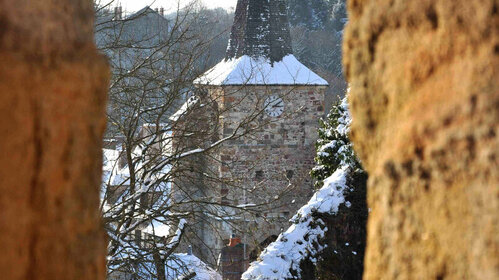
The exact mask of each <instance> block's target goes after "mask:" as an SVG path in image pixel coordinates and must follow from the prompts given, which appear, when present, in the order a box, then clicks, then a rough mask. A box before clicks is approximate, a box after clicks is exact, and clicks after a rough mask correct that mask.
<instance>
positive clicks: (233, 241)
mask: <svg viewBox="0 0 499 280" xmlns="http://www.w3.org/2000/svg"><path fill="white" fill-rule="evenodd" d="M239 243H241V238H239V237H236V236H235V235H234V234H233V235H232V237H231V238H230V241H229V245H228V246H229V247H234V246H236V245H237V244H239Z"/></svg>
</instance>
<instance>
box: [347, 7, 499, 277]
mask: <svg viewBox="0 0 499 280" xmlns="http://www.w3.org/2000/svg"><path fill="white" fill-rule="evenodd" d="M497 7H498V1H497V0H475V1H468V0H438V1H436V0H434V1H431V0H418V1H405V0H376V1H375V0H365V1H360V0H354V1H350V2H349V16H350V19H349V24H348V27H347V31H346V36H345V44H344V49H345V57H344V61H345V70H346V75H347V78H348V81H349V83H350V85H351V92H350V100H349V102H350V105H351V107H350V108H351V110H352V116H353V123H352V138H353V142H354V147H355V149H356V151H357V152H358V153H359V155H360V156H361V159H362V163H363V165H364V167H365V168H366V170H367V171H368V173H369V183H368V204H369V208H370V210H372V211H370V214H369V221H368V230H367V231H368V238H367V251H366V258H365V262H366V264H365V265H366V267H365V273H364V278H365V279H499V270H498V267H499V254H498V251H497V248H498V247H499V235H498V231H499V215H498V213H499V196H498V193H499V187H498V186H499V161H498V159H499V137H498V133H499V122H498V120H499V114H498V113H499V110H498V108H499V92H498V90H499V55H498V54H499V47H498V38H499V36H498V35H499V25H498V24H497V23H498V22H499V14H498V12H497Z"/></svg>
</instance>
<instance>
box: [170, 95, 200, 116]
mask: <svg viewBox="0 0 499 280" xmlns="http://www.w3.org/2000/svg"><path fill="white" fill-rule="evenodd" d="M198 102H199V97H197V96H191V97H189V98H188V99H187V101H185V102H184V104H182V106H181V107H180V109H178V111H177V112H175V114H173V115H172V116H171V117H170V120H171V121H173V122H175V121H177V120H178V119H180V118H181V117H183V116H184V115H186V114H187V112H188V111H189V109H191V108H192V106H194V105H196V104H197V103H198Z"/></svg>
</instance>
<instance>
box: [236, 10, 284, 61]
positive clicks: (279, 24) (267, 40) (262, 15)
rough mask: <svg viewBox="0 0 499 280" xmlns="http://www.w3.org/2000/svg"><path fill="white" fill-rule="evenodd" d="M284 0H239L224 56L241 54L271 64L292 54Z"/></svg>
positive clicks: (239, 55) (237, 56)
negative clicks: (260, 58) (258, 58)
mask: <svg viewBox="0 0 499 280" xmlns="http://www.w3.org/2000/svg"><path fill="white" fill-rule="evenodd" d="M292 53H293V51H292V48H291V36H290V34H289V22H288V17H287V10H286V3H285V0H239V1H238V2H237V6H236V14H235V18H234V24H233V26H232V30H231V37H230V42H229V47H228V49H227V54H226V59H227V60H228V59H232V58H239V57H241V56H243V55H248V56H251V57H263V58H267V59H269V60H270V61H271V63H274V62H279V61H281V60H282V59H283V58H284V57H285V56H286V55H288V54H292Z"/></svg>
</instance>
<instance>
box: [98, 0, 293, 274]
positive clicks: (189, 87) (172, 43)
mask: <svg viewBox="0 0 499 280" xmlns="http://www.w3.org/2000/svg"><path fill="white" fill-rule="evenodd" d="M95 7H96V24H95V33H96V43H97V45H98V47H99V49H100V50H101V51H102V52H103V53H104V54H105V55H106V56H108V58H109V62H110V64H111V68H112V80H111V84H110V88H109V105H108V129H107V133H106V139H105V150H104V176H103V184H102V192H101V193H102V195H101V210H102V213H103V217H104V223H105V227H106V230H107V232H108V235H109V238H110V242H109V247H108V253H109V256H108V273H109V274H110V275H111V276H113V275H126V277H130V278H133V279H150V278H151V277H153V278H157V279H169V278H168V277H169V276H171V275H177V274H178V273H179V272H178V270H183V269H186V270H188V269H189V268H188V267H186V266H185V265H182V264H181V260H177V259H176V256H175V254H174V252H175V251H176V250H177V249H178V247H179V246H180V245H181V244H182V242H184V241H183V240H184V239H186V238H187V239H191V240H192V239H195V238H197V237H201V236H198V235H201V234H203V233H202V231H200V230H199V229H200V228H202V227H200V226H199V224H200V223H203V224H204V227H209V228H210V229H209V230H211V231H213V232H217V230H219V229H218V227H219V225H218V224H214V223H212V221H220V220H221V221H223V222H224V223H225V224H226V225H227V226H229V227H234V228H235V229H234V230H235V231H236V230H237V231H243V230H244V229H242V228H240V226H241V225H240V224H237V223H232V222H231V220H230V219H226V217H227V216H230V215H233V214H234V213H236V212H237V213H240V212H246V213H248V215H256V214H258V211H262V210H261V209H263V208H265V207H267V208H268V205H267V204H268V203H269V201H268V200H267V201H266V202H265V203H262V204H260V205H257V204H255V205H252V206H251V207H248V206H247V205H242V206H241V205H239V206H238V205H235V204H230V203H227V201H224V194H223V193H221V191H220V186H221V185H224V186H231V187H234V188H238V187H239V188H245V187H247V186H241V184H239V183H238V182H236V181H237V180H225V179H221V178H220V176H219V175H218V170H217V169H216V166H219V165H220V164H221V163H220V159H218V158H217V157H216V156H214V155H215V154H216V150H217V148H218V147H219V146H220V145H222V144H223V143H224V142H225V141H232V140H234V139H238V138H240V137H247V136H248V135H251V134H252V133H253V132H255V131H258V130H261V129H262V127H264V126H265V125H267V124H268V122H266V121H262V119H261V118H259V116H261V115H262V111H263V110H264V109H265V106H264V104H263V103H264V102H263V100H253V102H252V103H253V104H254V106H253V107H252V108H248V114H247V116H246V117H245V118H244V119H243V120H241V121H240V123H238V124H237V125H236V129H234V130H233V131H232V132H231V133H229V134H228V135H227V134H224V133H223V131H222V129H221V127H220V126H219V121H218V120H219V118H220V116H221V115H223V113H224V110H231V108H222V109H221V108H220V106H219V105H218V104H220V100H219V98H222V97H220V96H209V95H208V94H207V93H206V92H205V91H204V90H203V89H198V88H196V87H194V86H193V80H194V79H195V78H197V77H198V76H199V75H200V74H201V73H203V72H204V71H205V70H206V69H207V67H209V66H211V64H212V63H213V62H214V61H217V60H218V59H214V58H213V57H212V56H211V55H210V54H213V50H214V49H219V46H218V45H217V44H220V43H219V42H220V40H221V39H222V40H225V42H226V41H227V39H226V38H227V30H226V29H223V28H221V27H222V26H229V25H228V24H226V22H227V21H229V22H230V20H231V18H230V16H227V15H224V14H223V13H222V12H221V11H218V12H217V11H215V12H213V11H211V12H207V11H206V10H204V9H203V8H202V7H201V6H200V5H199V4H197V3H196V2H194V3H191V4H190V5H188V6H186V7H180V6H178V7H177V10H176V11H175V12H174V13H171V14H169V15H168V16H166V15H165V14H164V11H162V10H158V11H155V10H152V9H150V8H145V9H143V10H141V11H139V12H137V13H134V14H131V15H124V14H123V11H122V10H121V8H120V7H116V5H114V3H112V2H106V3H96V5H95ZM213 26H218V29H217V28H213ZM219 59H220V58H219ZM225 97H226V96H225ZM248 98H253V97H249V96H248ZM241 102H242V101H241ZM237 105H238V104H234V105H233V106H237ZM248 188H249V187H248ZM243 191H245V190H242V189H241V192H243ZM289 191H290V189H286V190H282V192H283V195H281V196H279V194H278V193H274V195H273V196H272V197H276V198H275V200H277V199H279V198H280V197H283V196H284V194H285V193H286V192H289ZM200 239H201V238H199V240H200ZM189 242H194V241H189ZM184 244H186V242H184ZM206 254H211V259H213V258H215V256H213V254H214V253H213V252H207V253H206Z"/></svg>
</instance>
